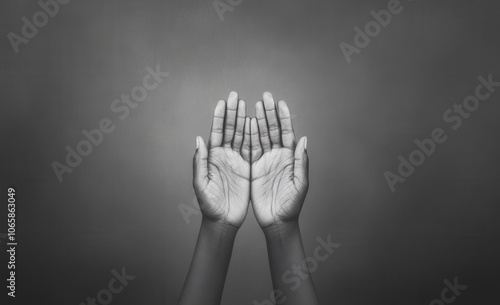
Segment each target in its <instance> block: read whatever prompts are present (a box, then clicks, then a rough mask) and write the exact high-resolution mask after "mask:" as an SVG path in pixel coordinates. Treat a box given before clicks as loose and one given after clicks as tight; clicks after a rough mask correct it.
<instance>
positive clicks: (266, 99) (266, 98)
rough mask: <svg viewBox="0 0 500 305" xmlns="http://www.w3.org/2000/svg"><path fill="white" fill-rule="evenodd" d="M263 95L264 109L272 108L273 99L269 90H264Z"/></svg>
mask: <svg viewBox="0 0 500 305" xmlns="http://www.w3.org/2000/svg"><path fill="white" fill-rule="evenodd" d="M263 97H264V106H265V108H266V109H268V110H269V109H273V108H274V107H275V106H274V99H273V95H272V94H271V93H270V92H267V91H266V92H264V94H263Z"/></svg>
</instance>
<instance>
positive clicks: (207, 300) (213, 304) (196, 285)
mask: <svg viewBox="0 0 500 305" xmlns="http://www.w3.org/2000/svg"><path fill="white" fill-rule="evenodd" d="M236 232H237V229H236V228H235V227H232V226H230V225H223V224H220V223H215V222H212V221H209V220H206V219H205V218H204V219H203V220H202V223H201V228H200V233H199V235H198V241H197V242H196V248H195V252H194V255H193V260H192V262H191V267H190V268H189V272H188V275H187V278H186V282H185V283H184V288H183V289H182V293H181V296H180V298H179V303H178V304H179V305H220V301H221V297H222V291H223V288H224V282H225V280H226V274H227V270H228V267H229V262H230V260H231V254H232V251H233V244H234V239H235V237H236Z"/></svg>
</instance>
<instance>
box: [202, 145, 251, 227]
mask: <svg viewBox="0 0 500 305" xmlns="http://www.w3.org/2000/svg"><path fill="white" fill-rule="evenodd" d="M208 179H209V180H208V183H207V185H206V187H205V188H204V189H203V190H202V191H201V194H200V199H201V202H200V203H201V205H200V207H201V209H202V211H203V213H204V214H205V215H207V216H208V217H212V218H215V219H218V220H222V221H224V222H226V223H229V224H231V225H234V226H238V227H239V226H240V225H241V223H242V222H243V220H244V219H245V216H246V213H247V210H248V203H249V201H250V164H249V163H248V162H247V161H245V160H243V158H242V157H241V155H240V153H239V152H236V151H235V150H233V149H232V148H225V147H214V148H211V149H210V150H209V155H208Z"/></svg>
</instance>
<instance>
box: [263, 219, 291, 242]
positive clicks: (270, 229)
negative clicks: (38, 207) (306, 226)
mask: <svg viewBox="0 0 500 305" xmlns="http://www.w3.org/2000/svg"><path fill="white" fill-rule="evenodd" d="M262 231H263V232H264V236H265V237H266V240H268V241H274V240H279V241H283V240H288V239H290V238H295V237H299V236H300V227H299V221H298V220H294V221H287V222H280V223H275V224H272V225H270V226H267V227H265V228H262Z"/></svg>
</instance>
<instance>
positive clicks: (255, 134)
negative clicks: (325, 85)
mask: <svg viewBox="0 0 500 305" xmlns="http://www.w3.org/2000/svg"><path fill="white" fill-rule="evenodd" d="M250 137H251V143H252V153H251V159H252V163H253V162H255V161H257V160H259V159H260V157H261V156H262V146H261V145H260V136H259V127H258V125H257V119H256V118H252V119H251V120H250Z"/></svg>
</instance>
